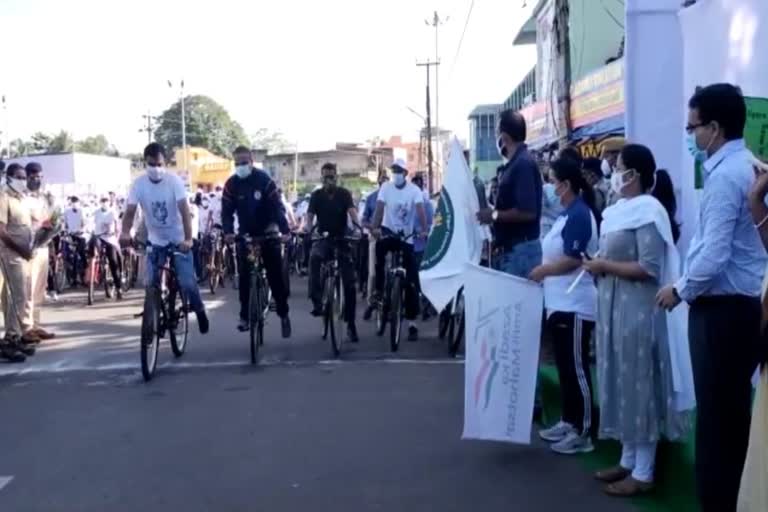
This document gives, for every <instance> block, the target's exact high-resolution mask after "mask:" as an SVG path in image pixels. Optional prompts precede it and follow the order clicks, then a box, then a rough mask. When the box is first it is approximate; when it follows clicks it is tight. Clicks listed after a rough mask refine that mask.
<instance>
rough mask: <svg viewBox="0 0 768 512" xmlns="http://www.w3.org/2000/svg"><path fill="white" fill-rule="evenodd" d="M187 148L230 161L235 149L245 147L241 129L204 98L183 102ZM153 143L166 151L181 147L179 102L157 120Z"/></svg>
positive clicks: (219, 106)
mask: <svg viewBox="0 0 768 512" xmlns="http://www.w3.org/2000/svg"><path fill="white" fill-rule="evenodd" d="M184 108H185V116H186V128H187V145H188V146H198V147H202V148H205V149H207V150H208V151H210V152H211V153H214V154H216V155H219V156H222V157H229V156H230V155H231V154H232V151H233V150H234V149H235V147H237V146H239V145H246V146H247V145H248V144H249V141H248V137H247V136H246V135H245V132H244V131H243V127H242V126H240V125H239V124H238V123H237V122H236V121H233V120H232V118H230V117H229V113H228V112H227V111H226V110H225V109H224V107H222V106H221V105H219V104H218V103H216V102H215V101H214V100H212V99H211V98H209V97H207V96H187V97H185V98H184ZM157 121H158V124H157V129H156V130H155V140H156V141H157V142H159V143H161V144H162V145H164V146H165V147H166V148H168V149H173V148H180V147H181V145H182V144H181V100H179V101H177V102H176V103H174V104H173V105H171V107H170V108H169V109H168V110H166V111H165V112H163V113H162V114H161V115H160V117H158V120H157Z"/></svg>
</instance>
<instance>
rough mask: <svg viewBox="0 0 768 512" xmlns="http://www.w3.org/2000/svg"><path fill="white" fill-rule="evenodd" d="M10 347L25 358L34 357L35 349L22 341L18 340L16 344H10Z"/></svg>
mask: <svg viewBox="0 0 768 512" xmlns="http://www.w3.org/2000/svg"><path fill="white" fill-rule="evenodd" d="M11 345H12V346H13V347H14V348H15V349H16V351H17V352H21V353H22V354H24V355H25V356H27V357H31V356H33V355H35V347H33V346H32V345H31V344H29V343H24V342H23V341H21V340H19V341H16V342H11Z"/></svg>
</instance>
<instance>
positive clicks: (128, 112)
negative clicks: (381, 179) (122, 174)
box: [0, 0, 536, 153]
mask: <svg viewBox="0 0 768 512" xmlns="http://www.w3.org/2000/svg"><path fill="white" fill-rule="evenodd" d="M471 3H472V2H471V0H386V1H381V0H380V1H377V2H375V1H373V0H324V1H317V0H250V1H247V2H246V1H240V0H66V1H62V0H0V37H1V38H2V46H0V70H1V71H0V94H3V95H5V96H6V102H7V103H6V110H5V111H3V110H0V130H2V131H6V127H7V131H8V133H9V135H10V137H11V138H12V139H15V138H18V137H22V138H23V137H28V136H29V135H31V134H32V133H34V132H36V131H43V132H58V131H59V130H60V129H65V130H67V131H70V132H71V133H72V134H73V135H74V137H75V138H76V139H80V138H84V137H87V136H89V135H96V134H98V133H102V134H104V135H105V136H106V137H107V139H109V141H110V142H111V143H113V144H115V145H116V146H117V148H118V149H119V150H120V151H121V152H123V153H127V152H138V151H140V150H141V149H142V148H143V145H144V144H145V143H146V134H144V133H140V132H139V128H141V127H142V123H143V120H142V117H141V116H142V115H143V114H146V113H147V112H150V113H152V114H153V115H157V114H160V113H161V112H162V111H163V110H164V109H166V108H167V107H168V106H169V105H170V104H171V103H172V102H173V101H175V100H176V99H177V98H178V96H179V90H178V89H171V88H169V87H168V84H167V81H168V80H173V81H175V82H176V83H178V81H179V79H182V78H183V79H184V82H185V93H186V94H188V95H191V94H203V95H207V96H210V97H211V98H213V99H214V100H216V101H217V102H219V103H220V104H222V105H223V106H224V108H226V109H227V110H228V112H229V113H230V115H231V116H232V117H233V119H235V120H236V121H238V122H239V123H240V124H241V125H242V126H243V127H244V128H245V130H246V133H248V134H251V133H254V132H256V130H258V129H260V128H268V129H270V130H274V131H279V132H282V133H283V134H284V135H285V137H286V138H287V139H289V140H291V141H298V143H299V147H300V149H304V150H314V149H325V148H330V147H333V146H334V144H335V142H337V141H344V142H364V141H365V140H367V139H369V138H372V137H374V136H381V137H385V138H386V137H388V136H389V135H402V136H403V137H404V139H405V140H411V141H416V140H418V131H419V129H420V128H421V127H422V126H423V125H424V121H423V120H422V119H420V118H419V117H417V116H416V115H415V114H413V113H411V112H410V111H409V110H408V109H407V107H411V108H413V109H414V110H416V111H417V112H419V113H421V114H424V113H425V111H426V107H425V82H426V71H425V69H424V68H423V67H417V66H416V62H417V61H423V60H426V59H428V58H431V59H434V57H435V32H434V29H433V28H432V27H428V26H426V25H425V22H424V20H425V18H431V16H432V13H433V11H434V10H435V9H437V10H438V12H439V14H440V16H441V17H445V18H447V21H446V23H445V25H443V26H441V28H440V32H439V50H440V60H441V65H440V70H439V94H440V124H441V125H442V126H443V127H445V128H447V129H450V130H453V131H454V132H455V133H456V134H457V135H458V136H459V137H460V138H466V137H467V134H468V121H467V115H468V114H469V112H470V111H471V110H472V108H474V106H475V105H477V104H480V103H500V102H502V101H503V100H504V99H505V98H506V97H507V96H508V95H509V94H510V93H511V92H512V90H513V89H514V87H515V86H516V85H517V83H519V81H520V80H521V79H522V78H523V77H524V76H525V74H526V73H527V72H528V71H529V70H530V69H531V67H532V66H533V65H534V63H535V60H536V51H535V46H532V45H529V46H524V47H515V46H513V45H512V40H513V38H514V37H515V35H516V34H517V32H518V30H519V28H520V26H522V24H523V23H524V22H525V20H526V19H527V17H528V16H529V15H530V11H531V5H530V4H533V3H534V2H531V1H528V2H527V4H528V5H527V6H524V4H526V2H524V1H523V0H475V2H474V7H473V8H472V12H471V16H470V17H469V22H468V25H467V29H466V34H465V36H464V40H463V43H462V44H461V47H460V48H459V39H460V36H461V33H462V30H463V29H464V25H465V22H466V20H467V15H468V12H469V10H470V5H471ZM457 52H458V53H457ZM432 80H433V81H432V84H433V85H434V75H433V76H432ZM433 92H434V90H433ZM433 105H434V104H433ZM433 108H434V107H433ZM433 115H434V112H433ZM4 140H5V137H4V136H3V143H4Z"/></svg>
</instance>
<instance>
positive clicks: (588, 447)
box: [549, 430, 595, 455]
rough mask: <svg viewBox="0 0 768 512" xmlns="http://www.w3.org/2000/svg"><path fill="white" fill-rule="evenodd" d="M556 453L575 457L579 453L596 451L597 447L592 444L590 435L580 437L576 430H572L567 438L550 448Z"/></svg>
mask: <svg viewBox="0 0 768 512" xmlns="http://www.w3.org/2000/svg"><path fill="white" fill-rule="evenodd" d="M549 448H550V450H552V451H553V452H555V453H559V454H561V455H575V454H577V453H589V452H592V451H594V449H595V447H594V445H593V444H592V439H590V437H589V434H587V435H583V436H581V435H579V434H577V433H576V431H575V430H571V431H570V432H568V434H567V435H566V436H565V439H563V440H562V441H560V442H558V443H555V444H553V445H552V446H550V447H549Z"/></svg>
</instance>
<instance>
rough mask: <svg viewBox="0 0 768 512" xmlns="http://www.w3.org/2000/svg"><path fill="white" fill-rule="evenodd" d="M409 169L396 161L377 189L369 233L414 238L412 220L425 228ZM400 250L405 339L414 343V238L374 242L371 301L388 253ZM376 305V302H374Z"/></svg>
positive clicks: (416, 332)
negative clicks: (374, 265)
mask: <svg viewBox="0 0 768 512" xmlns="http://www.w3.org/2000/svg"><path fill="white" fill-rule="evenodd" d="M407 174H408V169H407V168H406V167H405V161H403V160H402V159H398V160H396V161H395V163H394V164H393V165H392V182H388V183H385V184H383V185H382V186H381V188H380V189H379V195H378V197H377V198H376V211H375V213H374V215H373V222H372V227H371V234H372V235H373V236H374V237H375V238H377V239H379V238H381V234H382V229H381V228H382V227H383V228H384V230H386V231H388V232H389V233H393V234H402V235H403V236H405V237H408V236H410V235H411V234H414V233H415V236H416V237H417V238H420V237H423V234H422V233H420V232H416V231H415V221H414V217H418V221H419V226H426V225H427V216H426V214H425V212H424V195H423V193H422V192H421V190H419V187H417V186H416V185H414V184H413V183H408V182H407V181H406V179H405V177H406V176H407ZM397 249H400V251H401V253H402V255H403V266H404V267H405V280H406V286H405V318H406V320H408V321H409V326H408V340H409V341H416V340H417V339H418V338H419V329H418V327H416V322H415V320H416V316H417V315H418V314H419V296H418V289H417V286H418V285H417V279H418V271H419V269H418V267H417V266H416V259H415V257H414V254H413V238H410V239H408V240H407V241H401V240H399V239H398V238H395V237H386V238H381V239H380V240H379V241H378V242H377V243H376V278H375V282H376V297H375V299H374V301H378V300H381V295H382V291H383V290H384V278H385V275H384V263H385V258H386V256H387V253H388V252H392V251H393V250H397ZM374 303H375V302H374Z"/></svg>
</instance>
